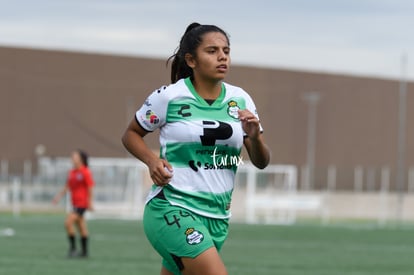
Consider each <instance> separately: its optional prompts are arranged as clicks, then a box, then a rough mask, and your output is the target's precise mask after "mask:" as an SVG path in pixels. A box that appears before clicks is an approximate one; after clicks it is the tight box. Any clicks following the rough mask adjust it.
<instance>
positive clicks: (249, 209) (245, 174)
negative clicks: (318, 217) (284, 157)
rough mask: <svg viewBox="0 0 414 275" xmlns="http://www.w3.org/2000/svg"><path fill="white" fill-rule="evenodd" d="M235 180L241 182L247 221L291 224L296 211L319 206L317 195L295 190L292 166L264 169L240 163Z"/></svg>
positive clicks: (295, 175)
mask: <svg viewBox="0 0 414 275" xmlns="http://www.w3.org/2000/svg"><path fill="white" fill-rule="evenodd" d="M237 181H238V182H239V184H241V185H242V186H243V185H245V191H246V196H245V198H246V201H245V207H246V209H245V214H246V216H245V220H246V222H247V223H272V224H275V223H276V224H292V223H294V222H295V221H296V214H297V212H298V211H301V210H317V209H319V208H320V207H321V200H320V198H319V197H315V196H309V195H304V194H299V193H298V188H297V168H296V166H293V165H270V166H269V167H267V168H266V169H264V170H258V169H256V168H255V167H254V166H252V165H251V164H250V165H244V166H241V167H240V168H239V171H238V176H237ZM243 182H244V183H245V184H243Z"/></svg>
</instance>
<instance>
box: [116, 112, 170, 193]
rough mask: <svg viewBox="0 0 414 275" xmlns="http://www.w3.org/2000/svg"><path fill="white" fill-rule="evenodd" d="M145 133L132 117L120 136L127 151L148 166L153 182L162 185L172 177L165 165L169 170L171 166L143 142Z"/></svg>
mask: <svg viewBox="0 0 414 275" xmlns="http://www.w3.org/2000/svg"><path fill="white" fill-rule="evenodd" d="M147 133H148V132H147V131H146V130H144V129H143V128H142V127H141V126H140V125H139V124H138V122H137V120H136V119H133V120H132V121H131V123H130V124H129V126H128V127H127V129H126V130H125V133H124V135H123V136H122V143H123V144H124V146H125V148H126V149H127V150H128V152H130V153H131V154H132V155H133V156H135V157H136V158H137V159H139V160H141V161H142V162H144V163H145V164H146V165H147V166H148V169H149V172H150V175H151V178H152V180H153V181H154V183H155V184H156V185H158V186H164V185H166V184H168V183H169V182H170V179H171V177H172V174H171V173H169V172H167V171H166V170H165V167H166V168H167V169H168V170H169V171H172V167H171V165H170V164H169V163H168V161H166V160H164V159H160V158H159V157H158V156H157V155H155V154H154V153H153V152H152V151H151V150H150V149H149V148H148V146H147V145H146V144H145V141H144V136H145V135H146V134H147Z"/></svg>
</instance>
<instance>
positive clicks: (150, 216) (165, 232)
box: [144, 198, 229, 275]
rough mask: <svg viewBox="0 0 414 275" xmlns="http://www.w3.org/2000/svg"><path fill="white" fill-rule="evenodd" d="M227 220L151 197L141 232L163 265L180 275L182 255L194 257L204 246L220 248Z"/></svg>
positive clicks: (201, 251) (226, 230) (206, 247)
mask: <svg viewBox="0 0 414 275" xmlns="http://www.w3.org/2000/svg"><path fill="white" fill-rule="evenodd" d="M228 225H229V224H228V219H213V218H207V217H203V216H200V215H197V214H195V213H193V212H191V211H188V210H186V209H184V208H181V207H177V206H172V205H171V204H170V203H169V202H168V201H167V200H164V199H160V198H154V199H152V200H151V201H150V202H149V203H148V204H147V205H146V206H145V211H144V231H145V234H146V235H147V238H148V240H149V241H150V243H151V244H152V246H153V247H154V248H155V250H156V251H157V252H158V253H159V254H160V255H161V257H162V258H163V265H164V267H165V268H166V269H167V270H169V271H170V272H172V273H174V274H175V275H180V274H181V272H180V270H182V269H183V268H184V267H183V264H182V261H181V258H182V257H189V258H195V257H197V256H198V255H200V254H201V253H203V252H204V251H206V250H207V249H209V248H211V247H213V246H214V247H216V249H217V251H220V249H221V247H222V246H223V243H224V241H225V239H226V237H227V232H228Z"/></svg>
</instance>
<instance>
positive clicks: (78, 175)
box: [76, 173, 83, 181]
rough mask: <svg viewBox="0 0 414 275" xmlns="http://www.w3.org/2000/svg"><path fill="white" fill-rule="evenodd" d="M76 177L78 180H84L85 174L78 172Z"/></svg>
mask: <svg viewBox="0 0 414 275" xmlns="http://www.w3.org/2000/svg"><path fill="white" fill-rule="evenodd" d="M76 179H77V180H78V181H81V180H83V175H82V173H77V174H76Z"/></svg>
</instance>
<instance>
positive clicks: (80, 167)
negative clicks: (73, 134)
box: [53, 150, 94, 258]
mask: <svg viewBox="0 0 414 275" xmlns="http://www.w3.org/2000/svg"><path fill="white" fill-rule="evenodd" d="M72 164H73V169H72V170H70V171H69V175H68V180H67V183H66V185H65V187H64V188H63V189H62V191H61V192H59V193H58V194H57V195H56V196H55V198H54V199H53V203H54V204H57V203H58V202H59V201H60V199H61V198H62V197H63V196H64V195H65V194H66V192H67V191H69V192H70V194H71V199H72V205H73V211H72V212H70V213H69V214H68V216H67V217H66V221H65V228H66V232H67V234H68V239H69V253H68V257H76V256H78V257H82V258H86V257H88V235H89V234H88V228H87V226H86V220H85V218H84V214H85V211H86V210H92V209H93V206H92V189H93V186H94V181H93V179H92V174H91V172H90V170H89V168H88V155H87V154H86V153H85V152H84V151H82V150H77V151H75V152H73V153H72ZM75 224H76V226H77V228H78V230H79V233H80V236H81V237H80V243H81V247H82V250H81V252H80V253H77V252H76V242H75V228H74V225H75Z"/></svg>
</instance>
